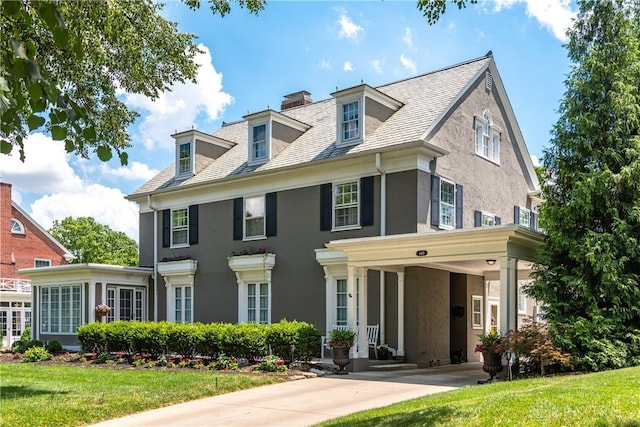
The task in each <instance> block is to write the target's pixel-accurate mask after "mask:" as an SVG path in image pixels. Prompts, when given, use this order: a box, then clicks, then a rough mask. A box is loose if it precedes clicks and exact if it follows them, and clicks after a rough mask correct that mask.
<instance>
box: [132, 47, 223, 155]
mask: <svg viewBox="0 0 640 427" xmlns="http://www.w3.org/2000/svg"><path fill="white" fill-rule="evenodd" d="M198 48H199V49H200V50H202V51H203V53H202V54H198V55H196V57H195V62H196V64H198V65H199V68H198V75H197V81H198V83H196V84H194V83H192V82H187V83H178V84H175V85H173V86H172V87H171V90H170V91H166V92H163V93H162V94H160V96H159V97H158V98H157V99H156V100H151V99H150V98H147V97H146V96H143V95H139V94H127V95H126V96H125V102H126V104H127V105H129V106H130V107H133V108H135V109H137V110H144V111H146V113H147V114H146V116H145V114H144V113H143V116H144V119H143V120H142V123H141V124H140V127H139V129H138V133H139V135H138V137H139V138H140V140H141V141H142V142H143V143H144V145H145V146H146V147H147V149H152V148H154V147H157V146H160V147H164V148H170V147H173V143H174V141H173V139H172V138H171V137H170V136H171V135H172V134H173V133H174V132H175V131H178V132H180V131H183V130H186V129H191V127H192V126H193V125H195V124H196V119H197V117H198V115H200V114H205V116H206V118H207V119H208V120H215V119H217V118H218V117H220V115H221V114H222V112H223V111H224V109H225V108H226V107H227V106H228V105H229V104H231V103H232V102H233V97H232V96H231V95H229V94H228V93H226V92H224V91H223V90H222V73H218V72H216V69H215V68H214V66H213V64H212V62H211V55H210V54H209V49H208V48H207V47H206V46H204V45H203V44H200V45H198Z"/></svg>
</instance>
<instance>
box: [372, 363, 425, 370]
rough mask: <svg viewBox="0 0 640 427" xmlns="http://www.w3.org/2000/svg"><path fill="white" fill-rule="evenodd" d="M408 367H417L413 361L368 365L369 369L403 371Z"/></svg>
mask: <svg viewBox="0 0 640 427" xmlns="http://www.w3.org/2000/svg"><path fill="white" fill-rule="evenodd" d="M408 369H418V365H417V364H415V363H389V364H384V365H370V366H369V370H370V371H404V370H408Z"/></svg>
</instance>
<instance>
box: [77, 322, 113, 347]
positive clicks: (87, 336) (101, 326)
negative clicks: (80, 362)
mask: <svg viewBox="0 0 640 427" xmlns="http://www.w3.org/2000/svg"><path fill="white" fill-rule="evenodd" d="M106 327H107V324H106V323H101V322H92V323H87V324H85V325H82V326H80V327H79V328H78V341H80V347H81V348H82V351H83V352H85V353H98V354H99V353H104V352H105V351H106V349H107V340H106Z"/></svg>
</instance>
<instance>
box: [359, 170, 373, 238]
mask: <svg viewBox="0 0 640 427" xmlns="http://www.w3.org/2000/svg"><path fill="white" fill-rule="evenodd" d="M373 197H374V196H373V176H366V177H363V178H360V201H361V203H360V225H362V226H365V225H373V211H374V203H373Z"/></svg>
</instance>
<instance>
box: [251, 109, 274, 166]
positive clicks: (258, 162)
mask: <svg viewBox="0 0 640 427" xmlns="http://www.w3.org/2000/svg"><path fill="white" fill-rule="evenodd" d="M262 125H264V126H265V144H266V150H267V153H266V155H265V157H255V155H254V150H253V143H254V141H253V128H255V127H257V126H262ZM248 128H249V135H248V137H247V143H248V144H247V145H248V150H249V153H248V156H247V159H248V160H247V164H248V165H249V166H256V165H261V164H264V163H266V162H268V161H269V159H270V158H271V120H261V121H256V122H249V126H248Z"/></svg>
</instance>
